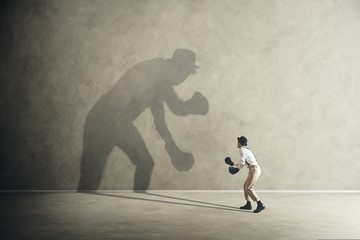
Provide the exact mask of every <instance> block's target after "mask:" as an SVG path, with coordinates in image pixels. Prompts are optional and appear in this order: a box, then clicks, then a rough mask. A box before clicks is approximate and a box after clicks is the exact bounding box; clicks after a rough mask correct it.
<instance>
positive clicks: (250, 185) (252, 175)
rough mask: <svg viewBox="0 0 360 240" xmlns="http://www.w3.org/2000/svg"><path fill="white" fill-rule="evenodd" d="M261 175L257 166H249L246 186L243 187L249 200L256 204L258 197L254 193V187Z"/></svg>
mask: <svg viewBox="0 0 360 240" xmlns="http://www.w3.org/2000/svg"><path fill="white" fill-rule="evenodd" d="M260 175H261V169H260V167H258V166H251V167H250V169H249V176H248V178H247V179H246V183H247V185H246V186H245V189H246V192H247V194H248V195H249V196H250V198H251V199H252V200H254V201H256V202H258V201H259V197H258V196H257V195H256V193H255V191H254V186H255V184H256V182H257V180H258V179H259V177H260Z"/></svg>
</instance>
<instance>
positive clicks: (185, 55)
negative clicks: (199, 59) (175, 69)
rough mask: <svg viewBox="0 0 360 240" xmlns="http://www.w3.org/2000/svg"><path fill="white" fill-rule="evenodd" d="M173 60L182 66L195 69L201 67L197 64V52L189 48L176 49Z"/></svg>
mask: <svg viewBox="0 0 360 240" xmlns="http://www.w3.org/2000/svg"><path fill="white" fill-rule="evenodd" d="M172 60H173V61H174V62H175V63H176V64H177V65H180V66H188V67H193V68H194V69H197V68H199V66H197V65H196V64H195V61H196V54H195V53H194V52H193V51H191V50H188V49H182V48H179V49H176V50H175V51H174V53H173V55H172Z"/></svg>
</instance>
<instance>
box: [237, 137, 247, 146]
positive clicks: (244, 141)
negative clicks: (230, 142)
mask: <svg viewBox="0 0 360 240" xmlns="http://www.w3.org/2000/svg"><path fill="white" fill-rule="evenodd" d="M237 140H238V148H241V147H242V146H247V139H246V137H244V136H241V137H238V138H237Z"/></svg>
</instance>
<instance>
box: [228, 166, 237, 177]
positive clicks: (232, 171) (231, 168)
mask: <svg viewBox="0 0 360 240" xmlns="http://www.w3.org/2000/svg"><path fill="white" fill-rule="evenodd" d="M238 171H240V169H239V168H234V167H229V173H231V174H232V175H234V174H236V173H237V172H238Z"/></svg>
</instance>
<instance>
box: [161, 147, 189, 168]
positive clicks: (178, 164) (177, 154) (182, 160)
mask: <svg viewBox="0 0 360 240" xmlns="http://www.w3.org/2000/svg"><path fill="white" fill-rule="evenodd" d="M165 149H166V151H167V152H168V154H169V155H170V158H171V163H172V165H173V166H174V167H175V168H176V169H177V170H178V171H181V172H183V171H188V170H190V169H191V168H192V167H193V165H194V162H195V159H194V156H193V155H192V153H188V152H183V151H181V150H180V149H179V148H178V147H177V146H174V145H170V144H166V145H165Z"/></svg>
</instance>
